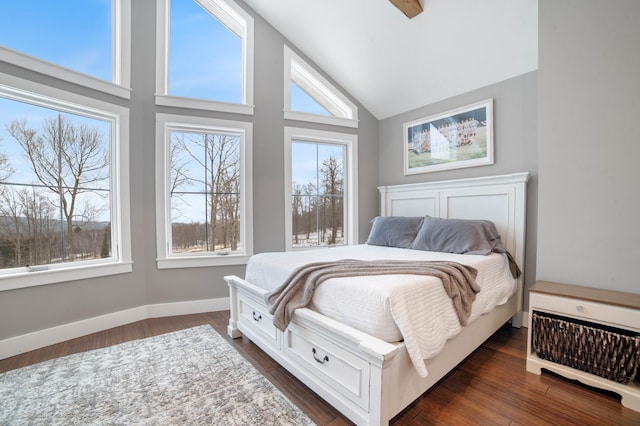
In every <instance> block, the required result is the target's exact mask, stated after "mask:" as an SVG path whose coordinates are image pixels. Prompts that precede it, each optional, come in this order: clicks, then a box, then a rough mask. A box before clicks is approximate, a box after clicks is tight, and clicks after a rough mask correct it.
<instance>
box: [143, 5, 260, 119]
mask: <svg viewBox="0 0 640 426" xmlns="http://www.w3.org/2000/svg"><path fill="white" fill-rule="evenodd" d="M157 31H158V38H157V40H158V45H157V59H158V66H157V68H158V70H157V82H156V86H157V87H156V90H157V93H158V95H157V97H156V102H157V103H158V104H160V105H168V106H179V107H180V106H182V107H196V108H200V109H210V110H222V111H228V112H236V113H247V114H252V113H253V18H251V16H250V15H248V14H247V13H246V12H245V11H244V10H242V9H241V8H240V7H238V6H237V5H236V4H235V3H233V2H232V1H231V0H158V22H157Z"/></svg>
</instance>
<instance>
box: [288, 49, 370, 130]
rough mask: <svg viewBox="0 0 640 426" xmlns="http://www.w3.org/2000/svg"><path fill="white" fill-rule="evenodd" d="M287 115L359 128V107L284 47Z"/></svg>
mask: <svg viewBox="0 0 640 426" xmlns="http://www.w3.org/2000/svg"><path fill="white" fill-rule="evenodd" d="M284 88H285V93H284V102H285V105H284V118H286V119H291V120H299V121H310V122H316V123H325V124H333V125H339V126H346V127H353V128H357V127H358V107H357V106H356V105H355V104H353V103H352V102H351V101H350V100H349V99H347V97H346V96H344V95H343V94H342V93H341V92H340V91H339V90H338V89H336V88H335V87H334V86H333V85H332V84H331V83H329V82H328V81H327V80H326V79H325V78H324V77H322V76H321V75H320V74H319V73H318V72H317V71H316V70H314V69H313V68H312V67H311V66H310V65H309V64H307V63H306V62H305V61H304V60H303V59H302V58H300V57H299V56H298V55H296V54H295V53H294V52H293V51H292V50H291V49H289V48H288V47H287V46H285V47H284Z"/></svg>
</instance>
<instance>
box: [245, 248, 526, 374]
mask: <svg viewBox="0 0 640 426" xmlns="http://www.w3.org/2000/svg"><path fill="white" fill-rule="evenodd" d="M339 259H362V260H378V259H394V260H395V259H402V260H448V261H454V262H459V263H462V264H465V265H469V266H473V267H474V268H476V269H477V270H478V276H477V278H476V281H477V283H478V284H479V285H480V288H481V290H480V293H478V295H477V297H476V300H475V302H474V303H473V309H472V312H471V316H470V318H469V323H471V322H473V321H474V320H475V319H477V318H478V317H479V316H480V315H482V314H484V313H487V312H489V311H491V310H492V309H493V308H494V307H496V306H498V305H501V304H503V303H505V302H506V301H507V300H508V299H509V297H511V295H512V294H513V293H514V292H515V290H516V281H515V280H514V279H513V278H512V277H511V273H510V271H509V266H508V262H507V258H506V256H505V255H503V254H497V253H494V254H490V255H488V256H475V255H458V254H450V253H436V252H429V251H420V250H410V249H399V248H390V247H380V246H370V245H356V246H344V247H335V248H329V249H318V250H306V251H296V252H287V253H261V254H257V255H255V256H252V257H251V258H250V260H249V263H248V264H247V272H246V275H245V279H246V280H247V281H249V282H250V283H252V284H255V285H257V286H260V287H262V288H264V289H266V290H269V291H271V290H273V289H275V288H276V287H278V286H279V285H280V284H282V283H283V282H284V281H285V280H286V279H287V277H288V276H289V275H290V274H291V273H292V272H293V271H294V270H295V269H296V268H297V267H299V266H302V265H304V264H306V263H310V262H319V261H330V260H339ZM310 308H312V309H314V310H316V311H318V312H320V313H321V314H323V315H325V316H327V317H330V318H332V319H335V320H337V321H340V322H342V323H345V324H348V325H350V326H352V327H354V328H356V329H358V330H360V331H363V332H365V333H367V334H369V335H372V336H374V337H377V338H379V339H382V340H386V341H388V342H395V341H400V340H404V342H405V345H406V347H407V352H408V353H409V356H410V357H411V360H412V362H413V364H414V366H415V368H416V370H417V371H418V373H419V374H420V375H421V376H422V377H426V376H427V369H426V366H425V363H424V360H425V359H429V358H432V357H433V356H435V355H437V354H438V353H439V352H440V351H441V350H442V348H443V346H444V345H445V343H446V341H447V340H448V339H450V338H452V337H454V336H455V335H457V334H458V333H459V332H460V331H461V330H462V326H461V325H460V322H459V321H458V317H457V315H456V312H455V310H454V308H453V303H452V302H451V299H450V298H449V297H448V296H447V294H446V293H445V291H444V288H443V286H442V282H441V281H440V279H438V278H435V277H428V276H427V277H425V276H416V275H386V276H367V277H351V278H334V279H330V280H327V281H325V282H324V283H322V285H320V286H318V288H317V289H316V291H315V293H314V296H313V301H312V306H310Z"/></svg>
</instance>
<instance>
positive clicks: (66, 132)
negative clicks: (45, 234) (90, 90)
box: [7, 114, 109, 257]
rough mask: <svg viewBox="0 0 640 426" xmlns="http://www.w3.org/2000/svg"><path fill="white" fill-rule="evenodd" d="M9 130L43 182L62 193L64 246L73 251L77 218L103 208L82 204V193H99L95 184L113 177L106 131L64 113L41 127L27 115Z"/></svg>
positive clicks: (87, 218)
mask: <svg viewBox="0 0 640 426" xmlns="http://www.w3.org/2000/svg"><path fill="white" fill-rule="evenodd" d="M7 130H8V132H9V133H10V134H11V136H13V138H14V139H15V140H16V141H17V142H18V144H19V145H20V147H21V148H22V150H23V152H24V154H25V157H26V159H27V160H28V161H29V163H30V164H31V167H32V169H33V172H34V173H35V175H36V177H37V179H38V180H39V181H40V183H41V184H42V185H43V186H44V187H46V188H47V189H48V190H49V191H51V192H53V193H55V194H58V196H59V199H60V210H61V219H62V217H64V220H65V221H66V239H67V241H66V244H65V247H63V249H64V251H65V252H66V250H67V249H70V251H71V252H72V253H73V251H74V245H73V225H74V221H82V222H83V223H86V222H88V221H90V220H92V219H94V218H95V217H96V216H97V214H98V213H99V212H100V211H101V209H100V208H99V207H97V206H96V205H95V204H93V203H90V202H85V203H84V204H83V205H82V206H78V201H79V195H80V194H82V193H85V192H93V193H95V192H96V188H95V187H97V186H99V185H100V184H101V183H102V182H104V181H106V180H107V179H108V177H109V176H108V171H109V152H108V146H107V145H106V144H105V143H103V135H102V134H101V132H100V130H99V129H98V128H92V127H89V126H88V125H86V124H80V125H76V124H74V123H72V122H71V120H69V119H68V118H66V117H64V116H63V115H61V114H58V115H57V117H55V118H51V117H50V118H46V119H44V121H43V123H42V129H41V130H40V131H38V130H36V129H33V128H30V127H28V126H27V122H26V120H25V119H23V120H13V121H12V122H11V124H10V125H9V127H8V129H7ZM63 257H65V255H64V254H63Z"/></svg>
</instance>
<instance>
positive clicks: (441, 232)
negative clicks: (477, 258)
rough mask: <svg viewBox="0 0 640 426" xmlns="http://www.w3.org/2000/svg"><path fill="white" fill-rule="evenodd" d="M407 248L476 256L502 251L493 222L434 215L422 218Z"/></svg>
mask: <svg viewBox="0 0 640 426" xmlns="http://www.w3.org/2000/svg"><path fill="white" fill-rule="evenodd" d="M411 248H412V249H415V250H427V251H439V252H445V253H457V254H480V255H487V254H489V253H491V252H497V253H504V252H505V250H504V248H503V247H502V242H501V241H500V235H498V231H497V229H496V226H495V225H494V223H493V222H491V221H488V220H465V219H442V218H437V217H425V218H424V220H423V222H422V227H421V228H420V230H419V231H418V235H416V238H415V240H414V241H413V244H412V245H411Z"/></svg>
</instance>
